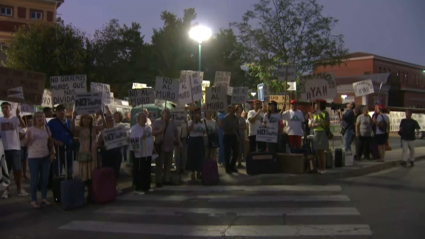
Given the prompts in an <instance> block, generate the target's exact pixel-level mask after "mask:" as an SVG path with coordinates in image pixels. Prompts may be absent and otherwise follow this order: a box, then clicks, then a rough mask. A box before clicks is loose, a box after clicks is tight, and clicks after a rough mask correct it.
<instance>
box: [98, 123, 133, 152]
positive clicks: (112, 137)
mask: <svg viewBox="0 0 425 239" xmlns="http://www.w3.org/2000/svg"><path fill="white" fill-rule="evenodd" d="M127 139H128V138H127V130H126V128H125V127H124V126H120V127H115V128H111V129H105V130H104V131H103V140H104V142H105V147H106V149H107V150H109V149H114V148H119V147H122V146H123V145H127V142H128V140H127Z"/></svg>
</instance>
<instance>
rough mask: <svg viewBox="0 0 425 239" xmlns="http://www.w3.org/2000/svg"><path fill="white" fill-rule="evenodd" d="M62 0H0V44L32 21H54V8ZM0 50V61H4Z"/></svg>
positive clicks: (3, 43)
mask: <svg viewBox="0 0 425 239" xmlns="http://www.w3.org/2000/svg"><path fill="white" fill-rule="evenodd" d="M63 2H64V0H1V1H0V46H2V47H5V45H6V42H7V41H8V40H9V39H11V38H12V37H13V33H14V32H15V31H16V29H17V28H18V27H20V26H22V25H25V24H28V23H31V22H33V21H42V22H46V23H54V22H55V21H56V10H57V8H58V7H59V6H60V5H61V4H62V3H63ZM5 60H6V59H5V55H4V53H3V52H0V61H2V62H3V61H5Z"/></svg>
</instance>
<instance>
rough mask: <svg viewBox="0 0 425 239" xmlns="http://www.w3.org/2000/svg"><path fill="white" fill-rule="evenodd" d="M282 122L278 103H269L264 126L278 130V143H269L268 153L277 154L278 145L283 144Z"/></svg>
mask: <svg viewBox="0 0 425 239" xmlns="http://www.w3.org/2000/svg"><path fill="white" fill-rule="evenodd" d="M280 121H282V112H279V111H278V109H277V102H276V101H274V100H272V101H270V103H269V107H268V110H267V113H266V114H265V115H264V120H263V125H264V126H266V127H269V128H270V127H273V128H276V129H277V142H276V143H267V152H271V153H277V149H278V144H279V143H281V136H280V134H279V122H280Z"/></svg>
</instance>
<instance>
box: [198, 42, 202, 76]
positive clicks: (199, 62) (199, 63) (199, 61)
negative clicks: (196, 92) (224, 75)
mask: <svg viewBox="0 0 425 239" xmlns="http://www.w3.org/2000/svg"><path fill="white" fill-rule="evenodd" d="M201 45H202V42H199V56H198V58H199V60H198V71H201V50H202V47H201Z"/></svg>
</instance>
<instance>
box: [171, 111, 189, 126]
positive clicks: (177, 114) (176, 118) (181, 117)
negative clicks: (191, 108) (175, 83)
mask: <svg viewBox="0 0 425 239" xmlns="http://www.w3.org/2000/svg"><path fill="white" fill-rule="evenodd" d="M171 119H172V120H173V122H174V124H175V125H176V126H182V125H183V124H185V120H186V119H187V112H186V110H185V109H174V110H172V111H171Z"/></svg>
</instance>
